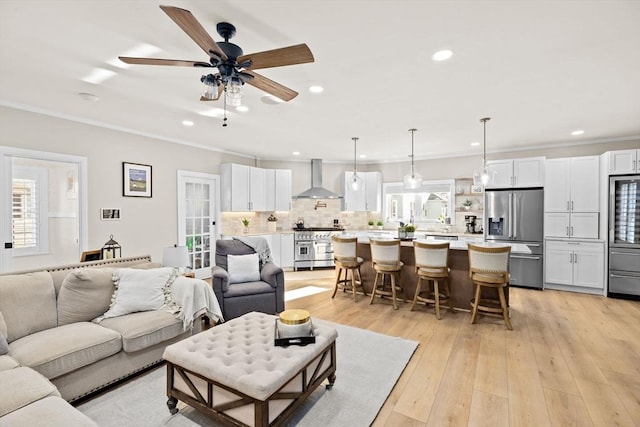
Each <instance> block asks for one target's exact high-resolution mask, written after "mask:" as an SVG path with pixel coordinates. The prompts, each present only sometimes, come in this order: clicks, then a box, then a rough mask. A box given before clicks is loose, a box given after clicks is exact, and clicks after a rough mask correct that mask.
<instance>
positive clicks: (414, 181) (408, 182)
mask: <svg viewBox="0 0 640 427" xmlns="http://www.w3.org/2000/svg"><path fill="white" fill-rule="evenodd" d="M417 130H418V129H409V132H411V155H410V156H409V157H411V171H410V172H409V173H408V174H406V175H405V176H404V179H403V181H404V187H405V188H408V189H415V188H418V187H420V186H421V185H422V175H420V174H419V173H418V172H416V169H415V165H414V162H413V133H414V132H415V131H417Z"/></svg>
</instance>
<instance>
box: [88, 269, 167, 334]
mask: <svg viewBox="0 0 640 427" xmlns="http://www.w3.org/2000/svg"><path fill="white" fill-rule="evenodd" d="M176 275H177V270H176V269H173V268H170V267H164V268H154V269H151V270H139V269H135V268H119V269H117V270H115V271H114V273H113V281H114V284H115V286H116V289H115V291H114V293H113V297H112V298H111V306H110V307H109V310H108V311H107V312H106V313H105V314H103V315H102V316H100V317H98V318H97V319H95V321H96V322H100V321H101V320H102V319H107V318H110V317H117V316H123V315H125V314H129V313H135V312H137V311H151V310H160V309H161V308H163V307H165V306H166V304H167V302H168V301H169V298H170V292H171V291H170V287H171V284H172V283H173V280H175V278H176Z"/></svg>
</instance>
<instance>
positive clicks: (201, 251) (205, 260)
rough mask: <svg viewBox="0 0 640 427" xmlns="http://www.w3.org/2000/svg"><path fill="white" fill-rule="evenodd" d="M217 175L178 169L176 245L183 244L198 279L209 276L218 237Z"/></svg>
mask: <svg viewBox="0 0 640 427" xmlns="http://www.w3.org/2000/svg"><path fill="white" fill-rule="evenodd" d="M219 198H220V178H219V176H217V175H211V174H205V173H200V172H189V171H180V170H179V171H178V245H179V246H186V247H187V251H188V252H189V260H190V262H191V268H192V269H193V271H194V273H195V275H196V277H197V278H199V279H206V278H209V277H211V266H212V265H213V264H214V263H215V260H214V259H213V258H214V255H215V242H216V240H217V239H219V238H220V233H219V231H218V230H219V228H218V225H217V224H218V221H219V217H220V200H219Z"/></svg>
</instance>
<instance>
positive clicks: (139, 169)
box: [122, 162, 152, 197]
mask: <svg viewBox="0 0 640 427" xmlns="http://www.w3.org/2000/svg"><path fill="white" fill-rule="evenodd" d="M151 189H152V181H151V166H149V165H141V164H137V163H127V162H122V195H123V196H126V197H151V194H152V193H151Z"/></svg>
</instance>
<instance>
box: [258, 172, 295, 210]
mask: <svg viewBox="0 0 640 427" xmlns="http://www.w3.org/2000/svg"><path fill="white" fill-rule="evenodd" d="M264 171H265V180H266V196H265V197H266V204H265V210H267V211H288V210H291V170H289V169H264Z"/></svg>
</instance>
